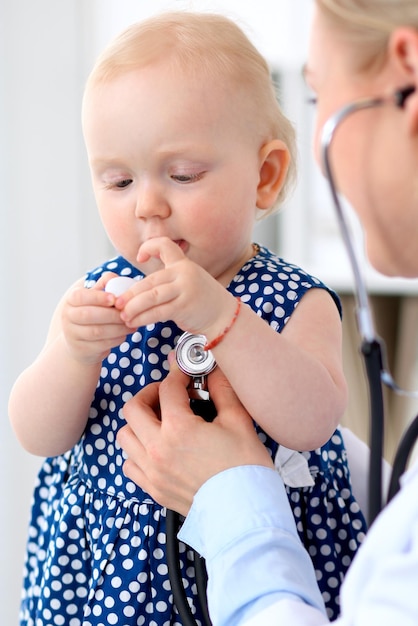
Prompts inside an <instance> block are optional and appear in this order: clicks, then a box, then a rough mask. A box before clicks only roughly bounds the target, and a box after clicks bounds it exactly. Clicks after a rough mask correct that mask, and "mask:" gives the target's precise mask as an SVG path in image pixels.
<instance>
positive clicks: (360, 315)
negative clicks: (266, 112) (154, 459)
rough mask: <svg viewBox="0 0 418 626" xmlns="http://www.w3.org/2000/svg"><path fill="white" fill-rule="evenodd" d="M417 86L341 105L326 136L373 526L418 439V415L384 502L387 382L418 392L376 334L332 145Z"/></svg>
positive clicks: (414, 394)
mask: <svg viewBox="0 0 418 626" xmlns="http://www.w3.org/2000/svg"><path fill="white" fill-rule="evenodd" d="M414 91H415V87H413V86H408V87H405V88H403V89H399V90H397V91H396V92H395V93H394V94H392V95H391V96H388V97H380V98H379V97H376V98H363V99H361V100H356V101H355V102H352V103H350V104H347V105H346V106H344V107H342V108H341V109H339V110H338V111H337V112H336V113H334V115H332V116H331V117H330V118H329V119H328V120H327V122H326V123H325V124H324V127H323V129H322V134H321V162H322V168H323V172H324V174H325V176H326V178H327V180H328V183H329V187H330V191H331V195H332V199H333V203H334V207H335V211H336V214H337V219H338V223H339V227H340V231H341V235H342V238H343V241H344V244H345V247H346V250H347V253H348V257H349V261H350V264H351V268H352V272H353V275H354V282H355V297H356V314H357V326H358V331H359V334H360V337H361V352H362V354H363V358H364V363H365V368H366V374H367V379H368V386H369V402H370V465H369V520H368V521H369V526H370V524H371V523H372V522H373V521H374V520H375V518H376V516H377V515H378V513H379V512H380V511H381V509H382V508H383V506H384V504H386V503H388V502H389V501H390V500H391V499H392V498H393V496H394V495H395V494H396V493H397V491H398V490H399V487H400V477H401V475H402V474H403V472H404V471H405V469H406V466H407V464H408V460H409V458H410V454H411V452H412V449H413V447H414V445H415V442H416V440H417V438H418V415H417V417H416V418H415V419H414V420H413V421H412V422H411V424H410V426H409V427H408V428H407V430H406V431H405V433H404V435H403V437H402V438H401V441H400V444H399V446H398V449H397V451H396V453H395V458H394V462H393V469H392V473H391V478H390V482H389V489H388V494H387V498H386V502H384V498H383V495H382V456H383V442H384V431H383V422H384V406H383V385H386V386H387V387H389V388H390V389H392V391H394V392H395V393H397V394H400V395H403V396H407V397H410V398H418V391H407V390H404V389H402V388H401V387H399V386H398V385H397V384H396V382H395V381H394V379H393V377H392V375H391V374H390V372H389V369H388V367H387V364H386V362H385V356H386V353H385V346H384V343H383V341H382V340H381V339H380V338H379V337H378V336H377V335H376V332H375V329H374V325H373V320H372V314H371V307H370V303H369V298H368V295H367V289H366V286H365V282H364V280H363V276H362V273H361V271H360V269H359V263H358V261H357V256H356V253H355V250H354V246H353V242H352V239H351V236H350V231H349V228H348V226H347V220H346V217H345V214H344V211H343V208H342V204H341V202H340V199H339V196H338V193H337V189H336V185H335V177H334V174H333V171H332V167H331V162H330V148H331V144H332V140H333V138H334V135H335V132H336V130H337V129H338V127H339V126H340V124H341V123H342V122H343V121H344V120H345V119H346V118H347V117H348V116H349V115H351V114H352V113H355V112H357V111H361V110H364V109H369V108H373V107H380V106H384V105H386V104H392V105H394V106H397V107H399V108H403V107H404V105H405V101H406V100H407V98H408V97H409V96H410V95H411V94H412V93H414Z"/></svg>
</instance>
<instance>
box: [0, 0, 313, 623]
mask: <svg viewBox="0 0 418 626" xmlns="http://www.w3.org/2000/svg"><path fill="white" fill-rule="evenodd" d="M299 1H300V0H299ZM304 4H305V7H306V8H309V5H310V1H309V2H307V3H304ZM172 8H174V9H176V8H191V9H194V10H213V11H219V12H222V13H226V14H228V15H229V16H230V17H233V18H234V19H237V20H238V21H239V22H240V23H241V25H242V27H243V28H244V29H245V30H247V32H248V34H249V36H250V37H251V38H252V39H253V41H254V43H255V44H256V45H257V46H258V47H259V49H260V50H261V51H262V52H263V54H265V56H266V57H267V59H268V60H269V61H270V62H271V63H272V65H276V66H292V67H293V68H298V69H297V71H299V67H300V65H301V64H302V62H303V60H304V56H305V41H306V37H305V32H306V24H307V22H308V12H307V13H305V14H304V13H303V12H302V14H301V12H300V11H298V12H296V11H295V10H294V3H293V2H289V1H288V0H258V2H257V3H254V2H253V1H252V0H222V1H218V2H215V1H214V2H209V1H203V0H202V1H195V2H182V1H180V0H172V1H171V2H170V1H164V0H153V1H152V2H145V0H87V1H86V0H60V2H57V1H56V0H37V1H36V2H33V0H13V1H12V2H1V3H0V94H1V97H0V137H1V141H0V183H1V199H0V261H1V271H0V293H1V304H2V306H1V309H0V321H1V323H0V346H1V357H0V407H1V411H0V413H1V420H0V498H1V500H0V606H1V607H2V610H1V623H2V624H7V625H8V626H9V625H10V626H12V625H13V624H15V623H17V611H18V602H19V592H20V582H21V570H22V562H23V555H24V547H25V540H26V527H27V520H28V514H29V502H30V497H31V492H32V486H33V481H34V478H35V474H36V470H37V468H38V466H39V464H40V460H39V459H36V458H33V457H30V456H29V455H28V454H26V453H25V452H24V451H22V450H21V448H20V446H19V445H18V443H17V442H16V441H15V438H14V435H13V433H12V432H11V428H10V426H9V423H8V418H7V398H8V394H9V390H10V387H11V385H12V383H13V381H14V380H15V378H16V377H17V375H18V374H19V372H20V371H21V370H22V369H23V368H24V367H25V366H26V365H28V364H29V363H30V362H31V361H32V360H33V358H34V357H35V356H36V354H37V352H38V351H39V349H40V348H41V346H42V344H43V340H44V337H45V334H46V331H47V327H48V322H49V319H50V316H51V313H52V311H53V309H54V307H55V305H56V303H57V301H58V299H59V298H60V296H61V294H62V293H63V291H64V290H65V289H66V288H67V286H69V285H70V284H71V283H72V282H73V281H74V280H75V279H76V278H78V277H79V276H81V275H82V274H83V273H84V271H85V270H86V269H88V268H89V267H92V266H93V265H95V264H96V263H98V262H100V260H101V259H102V258H104V257H105V256H107V254H108V252H109V250H110V247H109V246H108V244H107V242H106V239H105V236H104V234H103V231H102V228H101V225H100V223H99V220H98V217H97V215H96V211H95V207H94V201H93V198H92V194H91V190H90V182H89V175H88V171H87V164H86V159H85V155H84V147H83V141H82V136H81V132H80V104H81V95H82V89H83V83H84V80H85V77H86V75H87V72H88V70H89V68H90V67H91V64H92V61H93V58H94V57H95V56H96V54H97V53H98V52H99V50H100V49H101V48H102V47H103V46H104V45H105V44H106V43H107V42H108V40H109V39H110V38H111V37H112V36H113V35H114V34H116V33H117V32H118V31H119V30H121V29H122V28H123V27H125V26H126V25H127V24H128V23H130V22H132V21H136V20H138V19H142V18H143V17H146V16H148V15H149V14H151V13H157V12H159V11H161V10H165V9H172ZM299 35H300V45H299V44H298V43H297V38H298V36H299ZM30 418H31V416H30V415H28V420H29V419H30Z"/></svg>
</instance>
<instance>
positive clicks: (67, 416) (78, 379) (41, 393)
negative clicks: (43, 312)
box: [9, 274, 131, 456]
mask: <svg viewBox="0 0 418 626" xmlns="http://www.w3.org/2000/svg"><path fill="white" fill-rule="evenodd" d="M111 276H112V275H111V274H109V275H105V276H103V277H102V279H101V280H100V281H99V282H98V283H97V285H95V286H94V287H93V288H92V289H86V288H85V287H84V286H83V279H81V280H79V281H77V283H75V284H74V285H73V286H72V287H71V288H70V289H69V290H68V291H67V292H66V293H65V294H64V296H63V298H62V299H61V301H60V303H59V304H58V307H57V309H56V310H55V313H54V315H53V317H52V320H51V324H50V328H49V332H48V336H47V339H46V343H45V345H44V347H43V349H42V350H41V352H40V354H39V355H38V357H37V358H36V360H35V361H34V362H33V363H32V364H31V365H30V366H29V367H28V368H27V369H25V370H24V371H23V372H22V374H21V375H20V376H19V378H18V379H17V381H16V383H15V384H14V386H13V389H12V391H11V394H10V400H9V415H10V420H11V423H12V426H13V428H14V430H15V433H16V435H17V437H18V439H19V441H20V442H21V444H22V445H23V447H24V448H25V449H27V450H28V451H29V452H31V453H32V454H37V455H40V456H54V455H56V454H61V453H63V452H65V451H66V450H68V449H70V448H71V447H72V446H73V445H74V444H75V443H76V442H77V441H78V440H79V438H80V436H81V435H82V433H83V431H84V428H85V425H86V422H87V418H88V412H89V407H90V404H91V401H92V398H93V394H94V391H95V389H96V386H97V381H98V378H99V375H100V370H101V363H102V360H103V358H104V357H106V356H107V354H108V353H109V352H110V350H111V348H112V347H114V346H116V345H119V344H120V343H121V342H122V341H123V340H124V338H125V337H126V335H127V334H128V333H129V332H131V331H130V329H129V328H127V327H126V326H125V324H124V323H123V321H122V320H121V318H120V313H119V311H117V310H116V309H115V308H114V303H115V296H114V295H113V294H111V293H107V292H105V291H104V286H105V284H106V282H107V280H109V278H110V277H111Z"/></svg>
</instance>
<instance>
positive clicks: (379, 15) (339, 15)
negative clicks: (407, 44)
mask: <svg viewBox="0 0 418 626" xmlns="http://www.w3.org/2000/svg"><path fill="white" fill-rule="evenodd" d="M315 1H316V3H317V5H318V7H319V9H320V10H321V11H322V12H323V14H324V15H326V16H327V17H328V18H329V19H330V20H332V23H333V24H334V25H335V26H336V27H338V28H339V30H340V31H341V32H344V33H346V35H347V36H348V37H349V38H350V39H351V40H352V41H353V43H355V44H356V47H355V48H353V58H354V57H356V58H357V61H358V63H360V64H361V65H363V66H364V67H368V66H374V65H376V64H379V62H380V60H381V59H383V57H384V55H385V51H386V48H387V44H388V40H389V37H390V34H391V33H392V31H393V30H394V29H395V28H397V27H399V26H410V27H412V28H415V29H417V30H418V1H417V0H315Z"/></svg>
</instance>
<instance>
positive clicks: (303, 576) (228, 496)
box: [179, 466, 328, 626]
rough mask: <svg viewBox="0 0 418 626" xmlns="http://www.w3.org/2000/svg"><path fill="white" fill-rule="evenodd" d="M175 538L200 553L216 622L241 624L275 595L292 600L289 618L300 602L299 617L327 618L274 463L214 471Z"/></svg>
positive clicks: (305, 621) (320, 621)
mask: <svg viewBox="0 0 418 626" xmlns="http://www.w3.org/2000/svg"><path fill="white" fill-rule="evenodd" d="M179 538H180V539H181V540H182V541H184V542H185V543H187V544H188V545H190V546H191V547H192V548H194V549H195V550H196V551H197V552H198V553H199V554H201V555H202V556H203V557H204V558H205V559H206V567H207V571H208V577H209V580H208V603H209V612H210V616H211V619H212V622H213V624H214V625H216V626H237V625H241V624H244V623H245V622H246V621H247V620H249V619H251V618H252V617H253V616H254V615H257V614H259V613H261V612H263V611H264V610H266V609H267V610H268V607H269V606H270V605H273V604H276V603H278V602H279V604H283V606H285V605H286V606H292V614H293V615H294V617H295V618H296V613H297V608H298V607H299V608H300V612H301V617H302V614H303V617H302V619H303V622H300V623H303V624H308V623H312V624H326V623H328V620H327V618H326V613H325V608H324V604H323V601H322V597H321V594H320V591H319V588H318V585H317V582H316V578H315V572H314V569H313V565H312V561H311V559H310V557H309V555H308V553H307V552H306V550H305V548H304V547H303V546H302V543H301V541H300V539H299V536H298V534H297V531H296V526H295V521H294V518H293V514H292V511H291V509H290V505H289V502H288V498H287V494H286V492H285V489H284V485H283V482H282V480H281V478H280V476H279V475H278V474H277V472H275V471H274V470H272V469H269V468H266V467H259V466H243V467H236V468H232V469H229V470H226V471H224V472H221V473H220V474H217V475H216V476H214V477H212V478H211V479H210V480H208V481H207V482H206V483H205V484H204V485H203V486H202V487H201V489H200V490H199V491H198V493H197V494H196V496H195V499H194V503H193V506H192V508H191V510H190V512H189V515H188V516H187V518H186V520H185V522H184V524H183V527H182V528H181V530H180V533H179ZM280 601H283V602H280ZM295 609H296V610H295ZM308 613H310V614H311V615H312V621H311V622H310V620H309V619H308V617H307V615H308ZM279 621H280V620H279ZM277 623H279V622H277ZM297 623H299V621H298V620H297V619H294V621H293V622H292V624H297Z"/></svg>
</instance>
